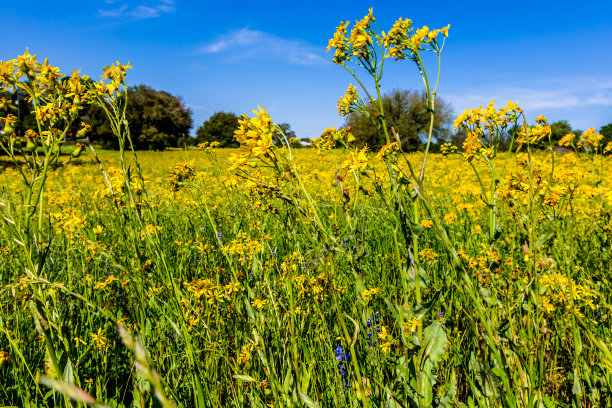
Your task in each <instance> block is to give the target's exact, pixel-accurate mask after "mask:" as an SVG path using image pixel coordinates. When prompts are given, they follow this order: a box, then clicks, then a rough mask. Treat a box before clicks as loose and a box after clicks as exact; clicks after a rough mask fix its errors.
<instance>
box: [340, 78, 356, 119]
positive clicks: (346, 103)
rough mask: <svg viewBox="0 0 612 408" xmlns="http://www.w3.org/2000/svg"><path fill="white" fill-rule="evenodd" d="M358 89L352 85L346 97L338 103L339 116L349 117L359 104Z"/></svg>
mask: <svg viewBox="0 0 612 408" xmlns="http://www.w3.org/2000/svg"><path fill="white" fill-rule="evenodd" d="M358 100H359V96H358V95H357V88H355V87H354V86H353V84H350V85H349V87H348V88H347V90H346V92H345V93H344V96H343V97H342V98H340V100H339V101H338V115H339V116H347V115H348V114H349V113H351V112H352V111H353V106H354V105H355V104H356V103H357V102H358Z"/></svg>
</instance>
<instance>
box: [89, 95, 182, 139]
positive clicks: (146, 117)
mask: <svg viewBox="0 0 612 408" xmlns="http://www.w3.org/2000/svg"><path fill="white" fill-rule="evenodd" d="M125 113H126V117H127V120H128V123H129V126H130V135H131V137H132V142H133V143H134V148H135V149H138V150H147V149H148V150H164V149H165V148H168V147H177V146H179V141H180V142H181V145H185V144H187V141H188V140H190V136H189V131H190V130H191V126H192V123H193V122H192V119H191V110H189V109H188V108H187V107H186V106H185V103H184V102H183V100H182V99H181V98H179V97H176V96H173V95H171V94H170V93H168V92H165V91H156V90H154V89H153V88H150V87H148V86H145V85H139V86H135V87H130V88H129V89H128V103H127V108H126V112H125ZM83 119H84V120H85V121H86V122H87V123H89V124H90V125H91V127H92V129H93V130H92V134H91V136H90V137H91V139H92V140H93V141H97V142H99V143H100V144H102V145H103V147H105V148H116V147H117V146H118V141H117V139H116V136H115V135H114V134H113V132H112V130H111V127H110V123H109V122H108V119H107V118H106V114H105V112H104V110H103V109H102V108H100V107H97V106H93V105H92V106H89V107H88V108H87V111H86V112H85V116H84V117H83Z"/></svg>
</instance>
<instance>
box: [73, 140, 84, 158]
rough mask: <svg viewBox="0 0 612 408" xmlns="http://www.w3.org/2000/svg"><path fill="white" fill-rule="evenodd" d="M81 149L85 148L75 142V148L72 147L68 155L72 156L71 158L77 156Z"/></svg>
mask: <svg viewBox="0 0 612 408" xmlns="http://www.w3.org/2000/svg"><path fill="white" fill-rule="evenodd" d="M83 150H85V147H84V146H83V145H82V144H80V143H77V145H76V149H74V150H73V151H72V153H70V156H72V158H73V159H76V158H77V157H79V156H80V155H81V152H82V151H83Z"/></svg>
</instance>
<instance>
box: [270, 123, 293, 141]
mask: <svg viewBox="0 0 612 408" xmlns="http://www.w3.org/2000/svg"><path fill="white" fill-rule="evenodd" d="M278 127H279V128H281V130H282V131H283V134H284V135H285V138H286V139H287V141H289V140H290V139H293V138H295V137H296V134H295V132H294V131H293V130H292V129H291V125H290V124H288V123H279V124H278ZM274 144H275V145H277V146H282V145H284V144H285V141H284V140H283V135H282V134H281V133H280V132H276V134H275V135H274Z"/></svg>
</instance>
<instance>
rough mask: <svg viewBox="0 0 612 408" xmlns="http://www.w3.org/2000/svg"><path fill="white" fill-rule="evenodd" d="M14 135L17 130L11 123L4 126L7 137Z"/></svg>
mask: <svg viewBox="0 0 612 408" xmlns="http://www.w3.org/2000/svg"><path fill="white" fill-rule="evenodd" d="M13 133H15V128H13V125H12V124H10V123H8V122H7V123H5V124H4V134H5V135H12V134H13Z"/></svg>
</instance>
